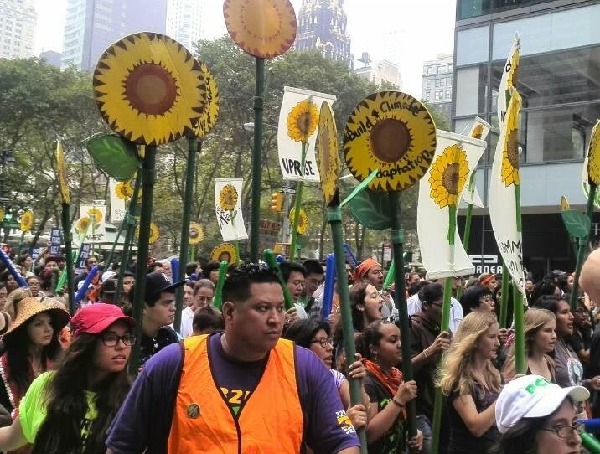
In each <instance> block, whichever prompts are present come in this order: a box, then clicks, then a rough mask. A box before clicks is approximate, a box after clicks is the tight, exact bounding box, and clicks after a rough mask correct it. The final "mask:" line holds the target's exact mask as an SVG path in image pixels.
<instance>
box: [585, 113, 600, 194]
mask: <svg viewBox="0 0 600 454" xmlns="http://www.w3.org/2000/svg"><path fill="white" fill-rule="evenodd" d="M598 125H600V120H598V121H596V125H595V126H594V127H593V128H592V135H591V137H590V144H589V145H588V154H587V157H588V166H587V171H588V183H589V184H595V185H600V126H598Z"/></svg>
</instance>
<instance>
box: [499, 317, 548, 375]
mask: <svg viewBox="0 0 600 454" xmlns="http://www.w3.org/2000/svg"><path fill="white" fill-rule="evenodd" d="M554 321H556V315H554V313H553V312H552V311H549V310H548V309H541V308H537V307H532V308H529V309H528V310H527V312H525V356H526V357H527V358H528V357H529V355H531V353H532V350H533V343H534V342H535V336H536V334H537V333H538V331H539V330H540V329H542V327H543V326H544V325H545V324H546V323H550V322H554ZM544 358H546V361H547V362H548V367H549V368H550V371H551V372H552V373H554V371H553V370H554V361H553V360H552V358H551V357H550V356H548V355H546V354H544ZM502 376H503V377H504V379H505V380H511V379H512V378H513V377H514V376H515V344H514V343H513V344H512V345H511V346H510V349H509V351H508V357H507V358H506V362H505V363H504V367H503V368H502Z"/></svg>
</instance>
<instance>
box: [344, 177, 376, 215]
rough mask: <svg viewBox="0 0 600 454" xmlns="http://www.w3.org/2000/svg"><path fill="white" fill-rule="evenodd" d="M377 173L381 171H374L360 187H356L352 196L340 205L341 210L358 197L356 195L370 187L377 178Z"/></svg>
mask: <svg viewBox="0 0 600 454" xmlns="http://www.w3.org/2000/svg"><path fill="white" fill-rule="evenodd" d="M377 172H379V169H375V170H373V171H372V172H371V174H370V175H369V176H368V177H367V178H365V179H364V180H363V181H362V182H361V183H360V184H359V185H358V186H356V187H355V188H354V190H353V191H352V192H351V193H350V195H349V196H348V197H346V198H345V199H344V201H343V202H342V203H340V208H342V207H343V206H344V205H346V204H347V203H348V202H350V200H352V199H353V198H354V197H356V195H357V194H358V193H359V192H360V191H362V190H364V189H365V188H366V187H367V186H369V184H370V183H371V181H373V179H374V178H375V177H376V176H377Z"/></svg>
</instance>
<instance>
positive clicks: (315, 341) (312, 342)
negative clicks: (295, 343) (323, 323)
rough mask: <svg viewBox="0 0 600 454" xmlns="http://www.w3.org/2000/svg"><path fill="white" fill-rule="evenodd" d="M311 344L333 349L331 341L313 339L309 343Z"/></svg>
mask: <svg viewBox="0 0 600 454" xmlns="http://www.w3.org/2000/svg"><path fill="white" fill-rule="evenodd" d="M311 344H321V347H323V348H327V346H329V345H331V346H332V347H333V339H331V338H329V339H315V340H314V341H311Z"/></svg>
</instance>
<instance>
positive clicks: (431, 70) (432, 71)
mask: <svg viewBox="0 0 600 454" xmlns="http://www.w3.org/2000/svg"><path fill="white" fill-rule="evenodd" d="M427 75H428V76H433V75H435V66H428V67H427Z"/></svg>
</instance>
